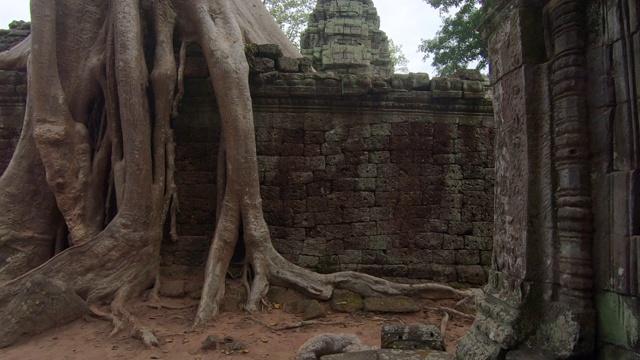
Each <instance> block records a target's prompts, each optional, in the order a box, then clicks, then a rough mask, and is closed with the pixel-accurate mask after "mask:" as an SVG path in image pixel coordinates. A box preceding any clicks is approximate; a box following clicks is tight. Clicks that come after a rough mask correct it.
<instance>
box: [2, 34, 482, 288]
mask: <svg viewBox="0 0 640 360" xmlns="http://www.w3.org/2000/svg"><path fill="white" fill-rule="evenodd" d="M254 50H255V51H254V53H253V55H251V56H255V58H253V57H252V58H251V64H252V69H253V73H252V78H251V86H252V89H251V90H252V94H253V97H254V115H255V124H256V140H257V151H258V161H259V168H260V178H261V185H262V188H261V191H262V197H263V204H264V212H265V218H266V221H267V223H268V224H269V226H270V230H271V234H272V237H273V242H274V245H275V247H276V249H277V250H278V251H279V252H280V253H281V254H283V255H284V256H285V257H286V258H288V259H290V260H291V261H293V262H295V263H297V264H300V265H302V266H305V267H308V268H311V269H314V270H317V271H321V272H330V271H336V270H359V271H364V272H367V273H370V274H374V275H379V276H386V277H406V278H413V279H427V280H436V281H442V282H460V283H465V284H473V285H481V284H484V283H485V280H486V273H485V270H486V267H487V265H488V264H490V262H491V234H492V221H493V120H492V107H491V102H490V100H489V99H487V98H486V94H485V92H484V89H483V84H482V83H481V82H479V81H470V80H462V79H457V78H453V79H449V78H436V79H432V80H430V79H429V77H428V75H426V74H411V75H394V76H392V77H388V78H372V77H371V76H370V75H359V76H356V75H331V74H324V73H315V72H308V71H309V68H308V66H306V64H308V63H307V62H306V61H305V60H298V59H285V58H281V54H280V53H279V52H278V51H277V49H273V48H272V47H262V46H260V47H256V48H254ZM189 54H190V55H191V58H190V60H189V61H188V66H187V69H186V70H185V73H186V74H187V75H188V78H187V80H186V83H185V89H186V94H185V97H184V98H183V101H182V105H181V107H180V114H181V115H180V117H178V118H176V119H174V120H173V127H174V129H175V134H176V140H177V149H176V152H177V153H176V165H177V172H176V182H177V186H178V194H179V198H180V213H179V214H178V233H179V235H180V236H179V241H178V242H176V243H172V242H171V240H169V239H167V240H165V243H164V245H163V252H162V265H163V268H162V269H163V273H164V274H165V275H167V276H181V275H184V274H185V273H187V274H189V273H192V274H193V273H200V272H201V271H202V266H204V262H205V259H206V256H207V248H208V245H209V243H210V241H211V236H212V234H213V230H214V224H213V222H214V219H215V207H216V185H215V184H216V161H217V152H218V138H219V127H218V126H219V121H218V114H217V109H216V106H215V101H214V100H213V90H212V89H211V86H210V82H209V81H208V78H207V76H208V74H207V72H206V70H204V71H203V69H202V65H201V64H202V62H201V60H199V58H198V56H199V55H198V51H197V49H190V52H189ZM266 56H268V57H271V58H268V57H266ZM301 69H302V70H306V71H307V72H299V71H300V70H301ZM277 70H280V71H277ZM295 71H298V72H295ZM0 80H2V81H3V82H2V87H1V88H0V89H2V91H5V90H6V96H5V95H4V94H5V93H3V97H2V101H1V102H0V114H1V115H2V116H1V118H0V124H1V125H2V128H0V140H2V139H4V138H6V139H7V140H6V141H7V144H6V146H5V145H3V146H2V148H0V151H4V153H0V157H1V159H5V160H4V161H6V159H9V155H10V153H11V151H12V150H13V147H14V146H15V143H16V139H17V137H18V131H19V128H20V126H21V119H22V114H23V112H24V101H25V97H24V95H25V89H26V87H25V74H24V73H20V72H2V73H0ZM2 141H4V140H2ZM1 144H4V143H1ZM167 238H168V237H167Z"/></svg>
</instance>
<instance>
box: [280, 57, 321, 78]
mask: <svg viewBox="0 0 640 360" xmlns="http://www.w3.org/2000/svg"><path fill="white" fill-rule="evenodd" d="M276 63H277V68H276V69H277V70H278V71H282V72H289V73H297V72H299V71H300V61H299V60H298V59H294V58H290V57H281V58H278V60H277V62H276ZM314 85H315V84H314Z"/></svg>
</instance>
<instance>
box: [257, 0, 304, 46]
mask: <svg viewBox="0 0 640 360" xmlns="http://www.w3.org/2000/svg"><path fill="white" fill-rule="evenodd" d="M264 5H265V6H266V7H267V10H269V12H270V13H271V15H273V18H274V19H275V20H276V22H277V23H278V25H279V26H280V28H281V29H282V31H284V33H285V35H286V36H287V38H288V39H289V40H290V41H291V42H292V43H294V44H295V45H296V46H298V48H299V47H300V33H302V31H303V30H304V29H305V28H306V27H307V22H308V21H309V15H310V14H311V12H312V11H313V8H314V6H315V5H316V0H264Z"/></svg>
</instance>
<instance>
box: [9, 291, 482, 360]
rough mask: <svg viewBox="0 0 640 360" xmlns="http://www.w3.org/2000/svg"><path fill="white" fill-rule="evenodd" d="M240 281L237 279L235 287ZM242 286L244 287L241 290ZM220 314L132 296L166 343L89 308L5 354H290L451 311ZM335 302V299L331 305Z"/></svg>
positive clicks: (457, 324)
mask: <svg viewBox="0 0 640 360" xmlns="http://www.w3.org/2000/svg"><path fill="white" fill-rule="evenodd" d="M239 287H240V285H239V284H230V285H229V288H230V290H231V291H229V293H231V294H233V293H234V291H233V290H234V289H236V290H237V289H238V288H239ZM236 293H237V291H236ZM228 302H230V303H234V304H236V305H233V306H226V308H227V309H226V310H225V311H223V312H222V313H221V314H220V316H219V317H218V319H217V321H215V322H211V323H210V324H208V326H207V327H206V328H203V329H200V330H196V331H192V330H191V329H190V325H191V321H192V320H193V318H194V315H195V311H196V307H195V305H196V304H197V300H194V299H190V298H188V299H163V304H167V305H169V306H171V307H182V308H181V309H168V308H160V309H158V308H157V307H152V306H150V305H152V304H149V303H147V302H145V301H143V300H141V299H136V300H134V301H132V302H130V303H129V304H128V308H129V309H130V310H131V311H132V313H133V314H134V315H135V316H136V317H138V318H139V319H140V321H141V322H142V323H143V324H144V325H146V326H149V327H151V328H152V329H154V330H155V332H156V335H157V337H158V340H159V341H160V346H159V347H157V348H146V347H145V346H144V345H143V344H142V342H140V341H139V340H135V339H132V338H130V337H129V336H128V334H124V333H122V334H117V335H115V336H112V337H110V336H109V333H110V332H111V330H112V326H111V324H110V323H109V322H107V321H104V320H101V319H97V318H94V317H91V316H88V315H87V316H85V317H84V318H82V319H79V320H77V321H75V322H73V323H71V324H69V325H67V326H64V327H61V328H59V329H55V330H51V331H48V332H46V333H44V334H41V335H38V336H36V337H33V338H31V339H29V340H27V341H24V342H22V343H19V344H17V345H14V346H12V347H9V348H7V349H3V350H0V359H11V360H13V359H15V360H25V359H56V360H57V359H197V360H203V359H276V360H282V359H291V358H292V357H293V355H294V354H295V352H296V350H297V349H298V348H299V347H300V345H302V344H303V343H304V342H305V341H307V340H308V339H310V338H311V337H313V336H315V335H319V334H322V333H352V334H356V335H357V336H358V337H359V338H360V339H361V340H362V342H363V343H365V344H366V345H369V346H372V347H379V346H380V329H381V327H382V325H384V324H390V323H394V324H397V323H403V324H414V323H427V324H434V325H436V326H438V327H440V325H441V322H442V318H443V317H444V314H443V313H441V312H439V311H427V310H425V311H423V312H419V313H412V314H379V313H369V312H357V313H354V314H343V313H330V312H329V314H328V315H327V317H325V318H321V319H318V320H316V323H314V324H311V325H307V326H302V327H295V328H290V329H284V330H283V329H278V328H283V327H287V326H292V325H296V324H298V323H299V322H301V321H302V318H301V315H300V314H297V313H289V312H288V311H287V309H286V308H285V309H282V306H280V308H279V309H276V308H273V307H272V308H271V309H266V308H265V309H263V311H261V312H258V313H256V314H253V315H248V314H246V313H244V312H242V311H241V310H240V309H239V306H237V304H240V303H241V301H240V299H238V298H233V296H231V297H228ZM424 303H425V307H430V308H433V307H437V306H453V305H454V304H452V303H451V302H447V301H442V302H439V303H435V302H430V301H427V300H425V301H424ZM326 308H327V309H329V307H328V306H327V307H326ZM470 325H471V322H470V321H468V320H464V319H459V318H457V317H451V318H450V319H449V321H448V322H447V326H446V331H445V341H446V346H447V351H448V352H454V351H455V346H456V344H457V343H458V341H459V339H460V338H461V337H462V336H463V335H464V334H465V333H466V331H467V330H468V328H469V326H470ZM209 335H213V336H217V338H218V339H219V340H221V344H219V347H218V349H216V350H210V351H204V350H202V349H201V347H202V343H203V341H204V340H205V338H206V337H207V336H209Z"/></svg>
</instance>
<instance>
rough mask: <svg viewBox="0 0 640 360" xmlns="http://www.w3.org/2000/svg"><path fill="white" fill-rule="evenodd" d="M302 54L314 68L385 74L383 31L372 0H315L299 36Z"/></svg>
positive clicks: (390, 70)
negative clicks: (314, 6) (311, 11)
mask: <svg viewBox="0 0 640 360" xmlns="http://www.w3.org/2000/svg"><path fill="white" fill-rule="evenodd" d="M300 44H301V48H302V55H304V56H306V57H308V58H311V59H312V60H313V66H314V68H315V69H316V70H321V71H330V72H334V73H341V74H346V73H349V74H363V73H368V74H371V75H374V76H381V77H388V76H390V75H391V74H392V73H393V63H392V60H391V56H390V53H389V42H388V40H387V35H386V34H385V33H384V32H383V31H381V30H380V17H379V16H378V11H377V10H376V8H375V6H374V5H373V1H372V0H318V2H317V4H316V8H315V10H314V11H313V13H312V14H311V16H310V18H309V25H308V27H307V29H306V30H305V31H304V32H303V34H302V36H301V41H300Z"/></svg>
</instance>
